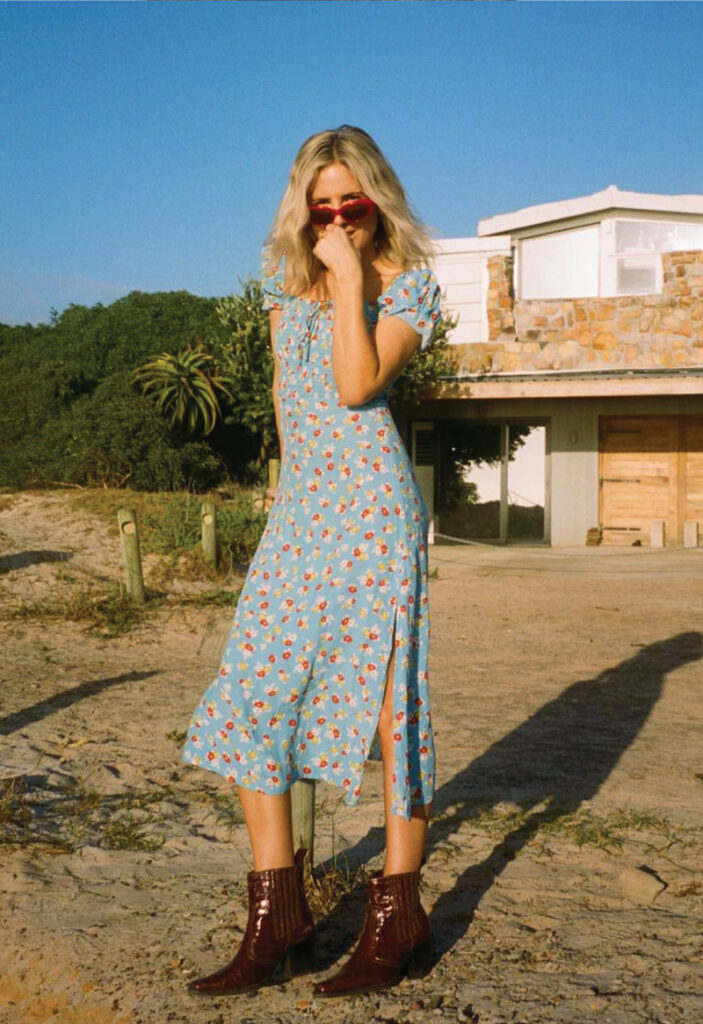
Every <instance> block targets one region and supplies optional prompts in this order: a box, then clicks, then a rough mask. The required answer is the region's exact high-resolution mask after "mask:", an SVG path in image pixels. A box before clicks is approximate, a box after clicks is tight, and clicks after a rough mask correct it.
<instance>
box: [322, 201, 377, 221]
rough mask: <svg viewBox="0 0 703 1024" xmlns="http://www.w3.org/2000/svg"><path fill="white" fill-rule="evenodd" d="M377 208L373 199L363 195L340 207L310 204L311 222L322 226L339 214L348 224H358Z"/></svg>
mask: <svg viewBox="0 0 703 1024" xmlns="http://www.w3.org/2000/svg"><path fill="white" fill-rule="evenodd" d="M375 209H376V204H375V203H374V201H373V199H367V198H366V197H363V198H361V199H350V200H349V201H348V202H346V203H342V205H341V206H340V207H339V209H337V210H335V209H334V208H333V207H332V206H308V210H309V212H310V223H311V224H315V225H316V226H317V227H321V226H322V225H323V224H331V223H332V221H333V220H334V218H335V217H336V216H337V214H339V215H340V216H341V217H343V218H344V220H345V221H347V223H348V224H358V223H359V221H361V220H364V218H365V217H368V215H369V214H370V213H371V212H372V211H373V210H375Z"/></svg>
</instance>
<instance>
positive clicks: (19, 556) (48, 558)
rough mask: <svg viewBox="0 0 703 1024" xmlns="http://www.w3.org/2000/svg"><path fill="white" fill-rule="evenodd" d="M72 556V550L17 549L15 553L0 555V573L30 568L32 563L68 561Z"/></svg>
mask: <svg viewBox="0 0 703 1024" xmlns="http://www.w3.org/2000/svg"><path fill="white" fill-rule="evenodd" d="M71 558H73V552H72V551H50V550H49V549H45V550H44V549H43V550H40V551H39V550H37V551H17V552H16V553H15V554H13V555H0V573H4V572H13V571H15V570H17V569H28V568H29V566H30V565H39V564H40V563H41V562H68V561H70V559H71Z"/></svg>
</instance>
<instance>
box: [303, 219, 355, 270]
mask: <svg viewBox="0 0 703 1024" xmlns="http://www.w3.org/2000/svg"><path fill="white" fill-rule="evenodd" d="M313 252H314V254H315V255H316V256H317V258H318V259H319V260H320V262H321V263H324V265H325V266H326V267H327V269H328V270H329V271H330V272H331V273H332V274H333V275H334V277H335V279H336V280H337V281H340V282H341V281H354V282H357V281H358V282H363V279H364V274H363V269H362V265H361V254H360V252H359V250H358V249H357V248H356V246H355V245H354V243H353V242H352V240H351V239H350V237H349V235H348V234H347V233H346V231H345V230H344V228H343V227H340V225H339V224H330V225H329V227H327V228H325V231H324V234H321V235H320V237H319V238H318V240H317V243H316V245H315V247H314V249H313Z"/></svg>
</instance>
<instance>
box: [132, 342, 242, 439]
mask: <svg viewBox="0 0 703 1024" xmlns="http://www.w3.org/2000/svg"><path fill="white" fill-rule="evenodd" d="M132 380H133V382H134V383H135V384H136V385H137V386H138V387H140V388H141V390H142V393H143V394H145V395H146V394H150V395H152V397H153V398H154V399H155V401H156V404H157V406H158V408H159V410H160V412H161V413H162V414H163V415H164V416H166V417H167V419H168V420H169V421H170V423H171V425H172V426H174V427H178V428H180V429H181V430H183V432H184V433H185V434H186V435H187V436H188V437H207V435H208V434H211V433H212V431H213V430H214V429H215V425H216V424H217V421H218V419H220V417H221V415H222V413H221V408H220V398H219V396H220V395H222V396H225V397H226V398H228V399H229V400H230V401H231V400H232V394H231V392H230V390H229V388H228V387H227V384H226V383H225V381H224V379H223V378H222V377H220V376H218V375H217V373H216V369H215V360H214V358H213V356H211V355H210V354H209V353H207V352H204V351H203V350H202V348H200V347H198V348H195V349H193V348H191V347H190V345H188V346H187V347H186V348H185V349H183V350H182V351H181V352H178V353H176V355H172V354H170V353H168V352H164V353H162V354H161V355H159V356H155V357H154V358H153V359H150V360H149V361H148V362H147V363H144V364H143V365H142V366H140V367H138V368H137V369H136V370H135V371H134V373H133V374H132Z"/></svg>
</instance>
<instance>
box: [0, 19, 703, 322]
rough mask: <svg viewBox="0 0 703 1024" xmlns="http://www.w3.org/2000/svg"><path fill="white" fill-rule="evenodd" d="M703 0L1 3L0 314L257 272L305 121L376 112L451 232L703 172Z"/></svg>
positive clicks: (352, 118)
mask: <svg viewBox="0 0 703 1024" xmlns="http://www.w3.org/2000/svg"><path fill="white" fill-rule="evenodd" d="M702 29H703V5H701V4H699V3H678V2H661V3H658V2H652V3H617V2H616V3H568V2H561V3H529V2H522V0H521V2H517V3H444V2H441V0H438V2H421V0H414V2H408V0H406V2H379V0H375V2H370V0H369V2H366V0H350V2H344V0H337V2H325V0H313V2H305V0H293V2H290V0H284V2H280V3H279V2H250V3H248V2H239V3H197V2H195V3H183V2H163V3H129V2H123V3H100V2H94V3H34V2H28V3H0V90H1V92H0V131H1V133H2V139H3V156H2V160H1V162H0V238H1V239H2V242H1V244H0V321H2V322H4V323H24V322H27V321H30V322H40V321H46V320H47V319H48V317H49V311H50V309H51V307H52V306H53V307H56V308H57V309H59V310H61V309H63V308H65V306H67V305H68V304H69V303H70V302H78V303H84V304H87V305H92V304H93V303H95V302H103V303H109V302H112V301H113V300H114V299H116V298H118V297H119V296H121V295H124V294H126V293H128V292H129V291H132V290H134V289H139V290H142V291H160V290H174V289H181V288H185V289H187V290H189V291H191V292H193V293H195V294H199V295H226V294H228V293H231V292H232V291H234V290H236V289H237V287H238V281H239V279H242V278H245V277H246V276H247V275H248V274H250V273H255V272H256V270H257V268H258V263H259V251H260V247H261V243H262V241H263V239H264V237H265V236H266V234H267V232H268V230H269V227H270V224H271V220H272V217H273V214H274V211H275V208H276V205H277V203H278V201H279V199H280V196H281V193H282V191H283V188H284V185H285V181H286V177H287V174H288V170H289V168H290V164H291V162H292V160H293V158H294V156H295V153H296V151H297V149H298V147H299V145H300V143H301V142H302V141H303V139H304V138H306V137H307V136H308V135H310V134H312V133H313V132H315V131H318V130H320V129H322V128H329V127H333V126H335V125H337V124H340V123H343V122H347V123H350V124H358V125H361V126H362V127H364V128H365V129H366V130H367V131H370V132H371V134H372V135H374V137H375V138H376V139H377V141H378V142H379V143H380V145H381V147H382V148H383V149H384V150H385V152H386V154H387V155H388V156H389V158H390V160H391V162H392V163H393V165H394V166H395V168H396V170H397V172H398V173H399V175H400V177H401V179H402V180H403V182H404V184H405V186H406V188H407V191H408V193H409V195H410V197H411V200H412V202H413V204H414V206H415V208H416V209H417V210H418V211H419V213H420V214H421V216H422V217H423V219H424V220H425V221H426V222H427V223H428V224H429V225H430V226H431V229H432V231H433V233H434V234H435V235H436V236H458V235H473V234H475V233H476V222H477V220H478V219H479V218H481V217H487V216H491V215H493V214H498V213H505V212H507V211H509V210H514V209H518V208H520V207H522V206H528V205H531V204H533V203H540V202H546V201H549V200H555V199H563V198H567V197H570V196H576V195H583V194H586V193H589V192H594V191H597V190H598V189H601V188H604V187H605V186H606V185H608V184H611V183H615V184H617V185H618V186H619V187H620V188H626V189H633V190H635V191H645V192H664V193H700V192H703V174H702V171H701V168H703V104H701V102H700V97H699V95H698V71H697V70H696V69H697V68H698V67H699V66H700V44H701V38H702V32H701V30H702Z"/></svg>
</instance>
